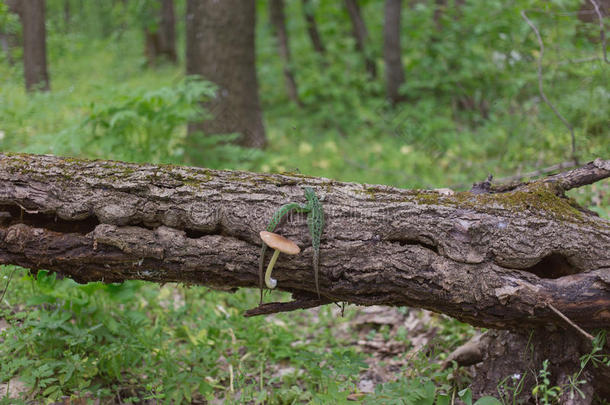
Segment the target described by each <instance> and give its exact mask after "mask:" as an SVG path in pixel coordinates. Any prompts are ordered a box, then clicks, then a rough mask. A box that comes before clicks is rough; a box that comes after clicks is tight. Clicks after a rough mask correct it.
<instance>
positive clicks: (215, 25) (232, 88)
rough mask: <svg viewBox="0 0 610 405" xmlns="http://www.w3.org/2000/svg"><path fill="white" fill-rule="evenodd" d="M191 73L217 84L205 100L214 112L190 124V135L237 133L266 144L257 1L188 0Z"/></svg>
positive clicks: (245, 139) (250, 143) (253, 142)
mask: <svg viewBox="0 0 610 405" xmlns="http://www.w3.org/2000/svg"><path fill="white" fill-rule="evenodd" d="M186 26H187V38H186V42H187V45H186V49H187V61H186V66H187V73H188V74H197V75H201V76H203V77H204V78H205V79H207V80H210V81H211V82H213V83H215V84H216V85H217V86H218V91H217V95H216V98H215V99H214V100H213V101H212V102H210V103H207V104H206V107H207V109H208V111H209V112H210V113H211V114H212V115H213V118H211V119H209V120H207V121H205V122H203V123H197V124H191V125H189V135H188V136H189V138H191V140H192V139H193V138H194V137H195V136H196V133H197V132H198V131H202V132H203V133H204V134H228V133H239V134H241V138H240V139H239V141H238V143H239V144H240V145H243V146H248V147H257V148H262V147H264V146H265V143H266V139H265V129H264V127H263V120H262V111H261V107H260V101H259V97H258V80H257V78H256V64H255V54H254V50H255V42H254V26H255V2H254V1H243V0H223V1H216V0H188V1H187V14H186Z"/></svg>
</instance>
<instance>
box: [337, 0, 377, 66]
mask: <svg viewBox="0 0 610 405" xmlns="http://www.w3.org/2000/svg"><path fill="white" fill-rule="evenodd" d="M345 7H346V8H347V12H348V14H349V18H350V20H351V21H352V27H353V30H352V33H353V35H354V39H355V40H356V49H357V50H358V51H360V52H362V55H363V56H364V62H365V64H366V71H367V72H369V74H370V75H371V77H373V78H375V77H377V67H376V65H375V61H374V60H373V59H372V58H371V57H370V56H369V55H368V54H367V41H368V37H369V32H368V30H367V29H366V24H365V23H364V19H363V18H362V13H361V12H360V6H359V5H358V0H345Z"/></svg>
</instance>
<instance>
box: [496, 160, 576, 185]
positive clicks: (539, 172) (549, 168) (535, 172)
mask: <svg viewBox="0 0 610 405" xmlns="http://www.w3.org/2000/svg"><path fill="white" fill-rule="evenodd" d="M575 166H577V163H576V162H574V161H567V162H561V163H557V164H554V165H551V166H547V167H543V168H540V169H537V170H533V171H531V172H527V173H519V174H515V175H513V176H507V177H502V178H501V179H496V180H495V182H496V183H512V182H514V181H519V180H521V179H524V178H531V177H539V176H543V175H547V174H549V173H552V172H554V171H556V170H563V169H571V168H573V167H575Z"/></svg>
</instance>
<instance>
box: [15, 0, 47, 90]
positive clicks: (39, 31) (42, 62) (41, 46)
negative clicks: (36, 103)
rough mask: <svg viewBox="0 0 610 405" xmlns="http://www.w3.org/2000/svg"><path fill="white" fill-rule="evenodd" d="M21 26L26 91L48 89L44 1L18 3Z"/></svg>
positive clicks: (33, 0) (27, 0) (29, 0)
mask: <svg viewBox="0 0 610 405" xmlns="http://www.w3.org/2000/svg"><path fill="white" fill-rule="evenodd" d="M20 7H21V9H20V11H21V12H20V13H19V15H20V17H21V24H22V26H23V72H24V76H25V88H26V89H27V91H35V90H40V91H48V90H49V89H50V86H49V74H48V72H47V44H46V29H45V18H44V13H45V1H44V0H23V1H22V2H21V4H20Z"/></svg>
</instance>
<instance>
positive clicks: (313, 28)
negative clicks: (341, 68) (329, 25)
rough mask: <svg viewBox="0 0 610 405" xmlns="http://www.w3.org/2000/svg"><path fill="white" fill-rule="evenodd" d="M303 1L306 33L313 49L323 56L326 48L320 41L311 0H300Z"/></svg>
mask: <svg viewBox="0 0 610 405" xmlns="http://www.w3.org/2000/svg"><path fill="white" fill-rule="evenodd" d="M302 3H303V14H304V15H305V23H306V24H307V34H308V35H309V39H310V40H311V44H312V45H313V49H314V50H315V51H316V52H317V53H318V54H320V55H322V56H324V54H325V53H326V48H325V47H324V43H323V42H322V37H321V36H320V32H319V31H318V24H317V22H316V17H315V13H314V10H313V5H312V4H311V0H302Z"/></svg>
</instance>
